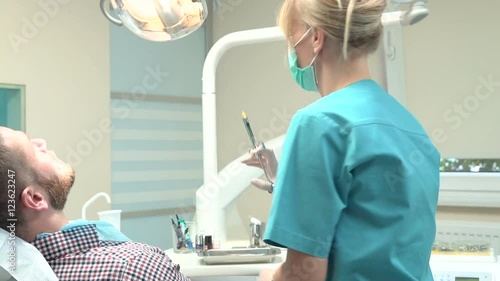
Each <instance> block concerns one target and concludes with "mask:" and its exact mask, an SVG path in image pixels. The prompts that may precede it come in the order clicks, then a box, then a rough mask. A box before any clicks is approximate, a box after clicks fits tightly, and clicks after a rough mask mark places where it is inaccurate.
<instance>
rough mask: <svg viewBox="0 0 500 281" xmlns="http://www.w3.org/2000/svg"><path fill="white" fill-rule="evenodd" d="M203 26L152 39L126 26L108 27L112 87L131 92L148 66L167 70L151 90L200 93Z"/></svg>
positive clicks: (150, 91) (152, 91) (191, 94)
mask: <svg viewBox="0 0 500 281" xmlns="http://www.w3.org/2000/svg"><path fill="white" fill-rule="evenodd" d="M205 46H206V44H205V29H204V28H200V29H198V30H197V31H195V32H194V33H192V34H190V35H189V36H187V37H184V38H182V39H180V40H176V41H172V42H166V43H165V42H152V41H146V40H142V39H140V38H139V37H136V36H135V35H133V34H132V33H131V32H130V31H128V29H126V28H125V27H122V28H120V27H117V26H112V27H111V90H112V91H114V92H126V93H130V92H131V91H133V89H134V88H136V87H137V86H142V85H143V79H144V77H145V76H146V75H148V70H147V69H148V68H149V69H154V70H156V69H157V67H158V68H159V69H160V71H161V72H165V73H168V77H166V78H165V79H162V81H161V82H160V83H158V86H157V87H152V89H151V90H149V91H148V93H150V94H156V95H170V96H183V97H201V75H202V69H203V68H202V66H203V62H204V60H205V54H206V50H205Z"/></svg>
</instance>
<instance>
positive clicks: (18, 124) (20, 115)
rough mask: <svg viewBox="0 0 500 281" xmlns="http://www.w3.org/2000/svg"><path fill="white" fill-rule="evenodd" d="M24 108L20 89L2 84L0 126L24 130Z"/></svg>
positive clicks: (0, 89) (0, 88) (0, 90)
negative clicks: (5, 86)
mask: <svg viewBox="0 0 500 281" xmlns="http://www.w3.org/2000/svg"><path fill="white" fill-rule="evenodd" d="M23 119H24V108H23V103H22V92H21V90H20V89H11V88H10V87H9V88H2V87H1V86H0V126H4V127H9V128H11V129H13V130H21V131H22V130H24V125H23Z"/></svg>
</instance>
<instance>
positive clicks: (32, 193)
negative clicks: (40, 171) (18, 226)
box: [20, 186, 49, 211]
mask: <svg viewBox="0 0 500 281" xmlns="http://www.w3.org/2000/svg"><path fill="white" fill-rule="evenodd" d="M20 196H21V198H20V201H21V204H22V206H23V207H24V208H26V209H31V210H35V211H44V210H47V209H48V208H49V202H48V201H47V200H48V197H47V195H46V194H45V193H44V192H41V191H40V188H36V187H35V186H28V187H26V188H25V189H24V190H23V191H22V192H21V194H20Z"/></svg>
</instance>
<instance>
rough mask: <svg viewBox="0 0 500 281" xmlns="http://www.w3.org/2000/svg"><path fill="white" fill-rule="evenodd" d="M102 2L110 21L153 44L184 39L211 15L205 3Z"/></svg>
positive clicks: (190, 0)
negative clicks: (153, 42)
mask: <svg viewBox="0 0 500 281" xmlns="http://www.w3.org/2000/svg"><path fill="white" fill-rule="evenodd" d="M100 1H101V2H100V7H101V12H102V13H103V14H104V16H105V17H106V18H107V19H108V20H109V21H111V22H112V23H113V24H116V25H118V26H122V25H124V26H125V27H127V28H128V29H129V30H130V31H132V32H133V33H134V34H135V35H137V36H139V37H140V38H143V39H146V40H150V41H173V40H177V39H180V38H183V37H185V36H187V35H189V34H191V33H193V32H194V31H196V30H197V29H198V28H199V27H200V26H202V25H203V23H204V22H205V19H206V18H207V16H208V9H207V3H206V0H100ZM113 14H114V15H116V17H114V16H113Z"/></svg>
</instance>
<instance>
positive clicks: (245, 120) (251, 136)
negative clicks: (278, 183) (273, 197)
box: [241, 111, 274, 193]
mask: <svg viewBox="0 0 500 281" xmlns="http://www.w3.org/2000/svg"><path fill="white" fill-rule="evenodd" d="M241 117H242V119H243V124H244V125H245V129H246V130H247V134H248V138H249V139H250V142H251V144H252V147H253V148H254V149H255V148H257V142H256V141H255V136H254V134H253V131H252V127H251V126H250V121H248V117H247V114H246V113H245V111H242V112H241ZM261 144H262V148H263V149H265V148H266V147H265V145H264V143H263V142H261ZM257 158H258V160H259V163H260V167H261V168H262V170H263V171H264V175H265V176H266V179H267V181H268V182H269V183H271V189H274V182H273V181H272V180H271V178H270V177H269V174H268V173H267V170H266V168H267V167H266V166H265V165H264V163H263V161H262V155H261V154H260V153H257ZM269 193H272V191H269Z"/></svg>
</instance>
